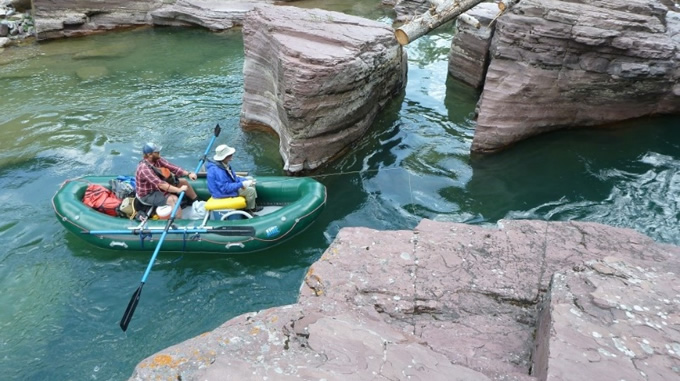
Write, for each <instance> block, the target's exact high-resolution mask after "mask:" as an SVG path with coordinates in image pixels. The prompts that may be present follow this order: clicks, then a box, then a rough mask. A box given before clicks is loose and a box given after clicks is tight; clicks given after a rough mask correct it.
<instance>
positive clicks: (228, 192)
mask: <svg viewBox="0 0 680 381" xmlns="http://www.w3.org/2000/svg"><path fill="white" fill-rule="evenodd" d="M205 167H206V170H207V171H208V175H207V180H208V190H209V191H210V195H212V196H213V197H214V198H224V197H236V196H238V190H239V189H241V188H243V182H244V181H245V180H247V179H245V178H243V177H239V176H236V174H234V171H233V170H232V169H231V166H229V170H231V173H229V172H227V170H226V169H225V168H224V165H222V163H215V162H213V161H210V160H209V161H208V162H207V163H206V165H205Z"/></svg>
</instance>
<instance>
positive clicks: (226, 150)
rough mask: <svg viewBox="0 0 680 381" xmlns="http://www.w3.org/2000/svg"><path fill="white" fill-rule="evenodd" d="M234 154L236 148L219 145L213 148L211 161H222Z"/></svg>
mask: <svg viewBox="0 0 680 381" xmlns="http://www.w3.org/2000/svg"><path fill="white" fill-rule="evenodd" d="M234 152H236V148H234V147H229V146H228V145H226V144H220V145H218V146H217V148H215V156H213V159H214V160H215V161H222V160H224V158H225V157H227V156H230V155H233V154H234Z"/></svg>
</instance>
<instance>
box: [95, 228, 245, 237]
mask: <svg viewBox="0 0 680 381" xmlns="http://www.w3.org/2000/svg"><path fill="white" fill-rule="evenodd" d="M159 232H161V230H160V229H150V228H146V229H143V228H142V229H138V228H135V229H130V230H90V231H85V232H83V233H87V234H92V235H130V234H132V235H140V234H154V233H159ZM165 232H166V233H167V234H189V233H191V234H193V233H211V234H219V235H238V236H253V235H255V228H253V227H252V226H223V227H215V228H188V229H169V230H166V231H165Z"/></svg>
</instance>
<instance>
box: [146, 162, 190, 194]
mask: <svg viewBox="0 0 680 381" xmlns="http://www.w3.org/2000/svg"><path fill="white" fill-rule="evenodd" d="M145 162H146V163H149V164H150V165H153V166H154V167H157V168H163V167H165V168H167V169H169V170H170V172H172V173H174V174H175V176H177V177H179V176H181V175H183V174H184V173H185V172H186V171H185V170H183V169H182V168H180V167H178V166H176V165H174V164H172V163H170V162H169V161H167V160H165V159H163V158H162V157H161V158H160V159H158V161H157V162H156V163H155V164H154V163H152V162H150V161H148V160H146V159H142V161H140V162H139V164H138V165H137V171H136V172H135V183H136V187H137V189H136V192H137V197H144V196H146V195H148V194H149V193H153V192H154V191H157V190H159V191H161V192H164V193H167V192H165V191H163V190H161V189H160V188H158V186H159V185H160V184H167V183H166V182H165V181H163V180H161V178H160V177H158V175H157V174H156V172H155V171H154V170H153V169H151V167H149V166H148V165H146V163H145Z"/></svg>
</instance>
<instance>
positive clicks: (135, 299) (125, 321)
mask: <svg viewBox="0 0 680 381" xmlns="http://www.w3.org/2000/svg"><path fill="white" fill-rule="evenodd" d="M220 131H221V128H220V125H219V124H218V125H217V126H215V133H214V134H213V137H212V139H210V143H209V144H208V148H206V150H205V153H204V154H203V157H201V160H199V162H198V166H197V167H196V170H195V171H194V173H196V172H198V171H199V170H200V169H201V167H202V166H203V163H204V162H205V158H206V157H207V156H208V153H209V152H210V150H211V149H212V145H213V143H215V140H216V139H217V137H218V136H219V135H220ZM183 197H184V191H182V192H180V193H179V196H178V197H177V202H176V203H175V207H174V208H172V213H171V214H170V218H169V219H168V222H167V223H166V224H165V228H164V229H163V234H162V235H161V238H160V239H159V240H158V244H157V245H156V249H155V250H154V251H153V255H152V256H151V260H150V261H149V264H148V265H147V266H146V271H144V275H143V276H142V280H141V284H140V285H139V287H137V290H136V291H135V293H134V294H132V298H131V299H130V303H128V306H127V308H126V309H125V313H123V317H122V318H121V319H120V328H121V329H122V330H123V332H125V331H126V330H127V327H128V325H129V324H130V320H132V315H133V314H134V313H135V309H137V304H138V303H139V298H140V297H141V296H142V287H144V284H145V283H146V278H147V277H148V276H149V273H150V272H151V268H152V267H153V264H154V262H155V261H156V257H157V256H158V252H159V251H160V250H161V245H163V241H164V240H165V236H167V235H168V230H169V229H170V225H172V223H173V222H174V221H175V214H177V208H179V206H180V204H181V203H182V198H183Z"/></svg>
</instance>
